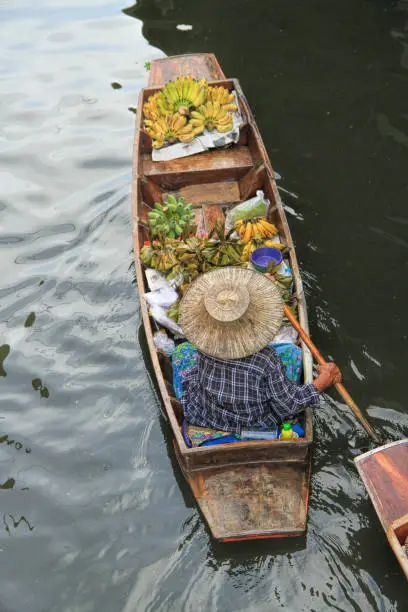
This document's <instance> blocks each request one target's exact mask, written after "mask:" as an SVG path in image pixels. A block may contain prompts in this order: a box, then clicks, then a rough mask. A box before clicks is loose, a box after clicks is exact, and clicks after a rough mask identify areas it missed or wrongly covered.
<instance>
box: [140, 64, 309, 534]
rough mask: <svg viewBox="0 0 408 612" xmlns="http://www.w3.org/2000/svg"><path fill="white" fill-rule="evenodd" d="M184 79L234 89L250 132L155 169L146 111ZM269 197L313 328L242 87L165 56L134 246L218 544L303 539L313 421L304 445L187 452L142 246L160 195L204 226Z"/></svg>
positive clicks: (160, 381) (184, 459) (186, 470)
mask: <svg viewBox="0 0 408 612" xmlns="http://www.w3.org/2000/svg"><path fill="white" fill-rule="evenodd" d="M183 74H191V75H192V76H195V77H199V78H203V77H205V78H207V79H208V80H209V81H211V82H213V83H214V84H217V85H223V86H224V87H227V88H229V89H230V90H231V89H235V91H236V92H237V95H238V101H239V105H240V110H241V114H242V116H243V119H244V125H243V126H242V127H241V130H240V139H239V142H238V143H237V144H236V145H232V146H230V147H228V148H223V149H214V150H211V151H208V152H204V153H200V154H197V155H193V156H190V157H185V158H181V159H175V160H172V161H161V162H153V161H152V157H151V150H152V147H151V140H150V138H149V137H148V136H147V135H146V134H145V133H144V132H143V131H142V126H143V123H142V122H143V117H142V105H143V103H144V102H145V101H146V99H147V98H148V96H149V95H151V93H152V92H154V91H155V88H156V89H157V87H160V86H163V85H164V84H165V82H167V81H168V80H170V79H174V78H176V77H177V76H180V75H183ZM258 189H263V191H264V192H265V195H266V197H267V198H268V199H269V200H270V202H271V207H270V209H271V213H270V219H271V220H272V221H273V222H274V223H275V225H277V227H278V230H279V233H280V235H281V237H282V239H283V241H284V242H285V243H286V244H287V245H288V246H289V247H290V263H291V267H292V271H293V278H294V284H295V289H296V293H297V295H298V297H299V320H300V323H301V325H302V326H303V328H304V329H305V330H306V332H307V333H309V332H308V330H309V326H308V319H307V310H306V302H305V298H304V292H303V287H302V280H301V277H300V273H299V267H298V263H297V259H296V254H295V250H294V246H293V242H292V238H291V235H290V231H289V226H288V223H287V220H286V216H285V212H284V209H283V206H282V202H281V199H280V197H279V192H278V189H277V186H276V183H275V181H274V175H273V170H272V166H271V164H270V161H269V158H268V155H267V152H266V149H265V147H264V144H263V142H262V139H261V136H260V133H259V130H258V127H257V125H256V123H255V120H254V117H253V115H252V113H251V110H250V108H249V105H248V103H247V101H246V99H245V96H244V94H243V92H242V89H241V87H240V84H239V82H238V81H237V80H236V79H227V78H226V77H225V75H224V73H223V72H222V70H221V68H220V66H219V64H218V62H217V60H216V58H215V56H214V55H212V54H195V55H186V56H179V57H170V58H163V59H159V60H154V61H152V63H151V70H150V76H149V87H148V88H146V89H144V90H142V91H141V93H140V97H139V105H138V113H137V116H136V132H135V144H134V156H133V179H132V221H133V246H134V258H135V267H136V277H137V286H138V292H139V297H140V305H141V306H140V308H141V314H142V320H143V325H144V328H145V333H146V339H147V346H148V350H149V354H150V358H151V362H152V366H153V369H154V372H155V377H156V382H157V388H158V391H159V394H160V398H161V401H162V405H163V414H164V415H165V417H166V418H167V420H168V422H169V424H170V426H171V429H172V435H173V443H174V448H175V453H176V457H177V459H178V462H179V465H180V467H181V470H182V472H183V474H184V476H185V477H186V480H187V482H188V483H189V485H190V487H191V490H192V492H193V494H194V497H195V499H196V501H197V503H198V505H199V507H200V509H201V511H202V513H203V515H204V518H205V520H206V522H207V524H208V526H209V528H210V530H211V533H212V535H213V537H215V538H216V539H218V540H221V541H233V540H246V539H256V538H275V537H285V536H300V535H303V534H304V533H305V531H306V523H307V511H308V496H309V483H310V466H311V448H312V442H313V433H312V418H311V413H310V410H307V411H306V417H305V423H306V427H305V430H306V432H305V437H304V438H302V439H299V440H289V441H284V440H282V441H281V440H273V441H267V440H262V441H254V442H239V443H235V444H221V445H217V446H212V447H211V446H210V447H205V446H204V447H199V448H188V447H187V446H186V444H185V442H184V439H183V436H182V434H181V429H180V427H181V423H182V411H181V407H180V402H179V401H178V400H176V399H175V397H174V391H173V386H172V369H171V361H170V360H169V359H168V358H167V357H166V356H165V355H164V354H163V353H161V352H160V351H157V350H156V347H155V344H154V340H153V328H152V325H153V323H152V320H151V319H150V317H149V313H148V309H147V305H146V301H145V299H144V297H143V294H144V293H145V291H147V285H146V279H145V275H144V271H143V266H142V263H141V261H140V258H139V251H140V248H141V246H142V245H143V242H144V240H146V231H145V226H146V219H147V212H148V211H149V209H150V207H151V206H152V205H153V203H154V202H155V201H156V202H157V201H161V200H162V196H163V194H164V193H167V192H171V193H173V194H175V195H178V196H181V195H183V196H184V197H185V198H186V200H187V201H188V202H191V203H192V204H193V207H194V210H195V211H196V219H197V220H199V222H200V223H202V227H204V228H206V224H208V223H209V222H210V221H211V220H213V219H214V218H216V217H217V216H221V217H223V214H224V213H223V210H225V209H227V208H228V207H230V206H232V205H236V204H238V203H239V202H242V201H245V200H246V199H248V198H249V197H252V196H253V195H255V193H256V191H257V190H258ZM302 349H303V369H304V381H305V382H311V381H312V380H313V364H312V357H311V354H310V352H309V350H308V349H307V348H306V347H305V346H304V345H302Z"/></svg>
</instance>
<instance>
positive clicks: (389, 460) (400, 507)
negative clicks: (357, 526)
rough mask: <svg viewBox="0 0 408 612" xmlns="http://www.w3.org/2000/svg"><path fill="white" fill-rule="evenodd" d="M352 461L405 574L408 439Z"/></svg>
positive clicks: (407, 560) (407, 569) (407, 572)
mask: <svg viewBox="0 0 408 612" xmlns="http://www.w3.org/2000/svg"><path fill="white" fill-rule="evenodd" d="M354 461H355V464H356V467H357V470H358V473H359V474H360V476H361V478H362V480H363V482H364V486H365V488H366V489H367V491H368V494H369V496H370V498H371V501H372V503H373V506H374V508H375V511H376V513H377V515H378V518H379V519H380V521H381V524H382V526H383V529H384V531H385V533H386V534H387V538H388V542H389V544H390V546H391V548H392V550H393V551H394V554H395V556H396V557H397V559H398V562H399V563H400V565H401V567H402V570H403V572H404V573H405V576H406V577H407V578H408V439H405V440H399V441H398V442H391V443H390V444H385V445H384V446H380V447H379V448H376V449H374V450H372V451H368V452H367V453H364V454H363V455H359V457H357V458H356V459H355V460H354Z"/></svg>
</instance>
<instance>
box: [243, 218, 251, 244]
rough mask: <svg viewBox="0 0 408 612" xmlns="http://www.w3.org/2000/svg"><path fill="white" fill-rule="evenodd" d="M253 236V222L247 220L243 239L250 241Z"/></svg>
mask: <svg viewBox="0 0 408 612" xmlns="http://www.w3.org/2000/svg"><path fill="white" fill-rule="evenodd" d="M251 238H252V223H251V222H250V221H248V222H247V224H246V226H245V233H244V235H243V236H242V240H243V241H244V242H249V241H250V240H251Z"/></svg>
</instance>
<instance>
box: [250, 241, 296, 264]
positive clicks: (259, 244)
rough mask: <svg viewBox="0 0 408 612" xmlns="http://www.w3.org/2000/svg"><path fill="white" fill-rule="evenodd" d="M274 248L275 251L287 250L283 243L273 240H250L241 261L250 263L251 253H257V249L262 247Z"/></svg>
mask: <svg viewBox="0 0 408 612" xmlns="http://www.w3.org/2000/svg"><path fill="white" fill-rule="evenodd" d="M266 246H268V247H273V248H274V249H279V250H280V251H283V249H285V248H286V247H285V245H284V244H282V243H281V242H273V241H272V240H250V241H249V242H247V244H246V245H245V246H244V250H243V251H242V256H241V259H242V261H249V259H250V257H251V253H253V252H254V251H255V249H259V248H260V247H266Z"/></svg>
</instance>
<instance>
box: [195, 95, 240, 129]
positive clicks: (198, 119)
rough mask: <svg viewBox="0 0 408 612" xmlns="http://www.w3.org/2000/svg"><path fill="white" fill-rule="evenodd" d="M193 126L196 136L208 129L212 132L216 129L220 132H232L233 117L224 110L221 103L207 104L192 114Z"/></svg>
mask: <svg viewBox="0 0 408 612" xmlns="http://www.w3.org/2000/svg"><path fill="white" fill-rule="evenodd" d="M190 124H191V126H192V127H193V128H194V131H195V133H196V134H201V133H202V132H204V128H207V130H209V131H210V132H212V131H213V130H214V129H216V130H218V132H228V131H229V130H232V115H231V114H230V113H228V112H227V111H226V110H224V109H223V108H222V107H221V105H220V103H219V102H211V101H209V102H207V103H206V104H203V105H202V106H200V107H199V108H198V109H197V110H195V111H192V113H191V121H190Z"/></svg>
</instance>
